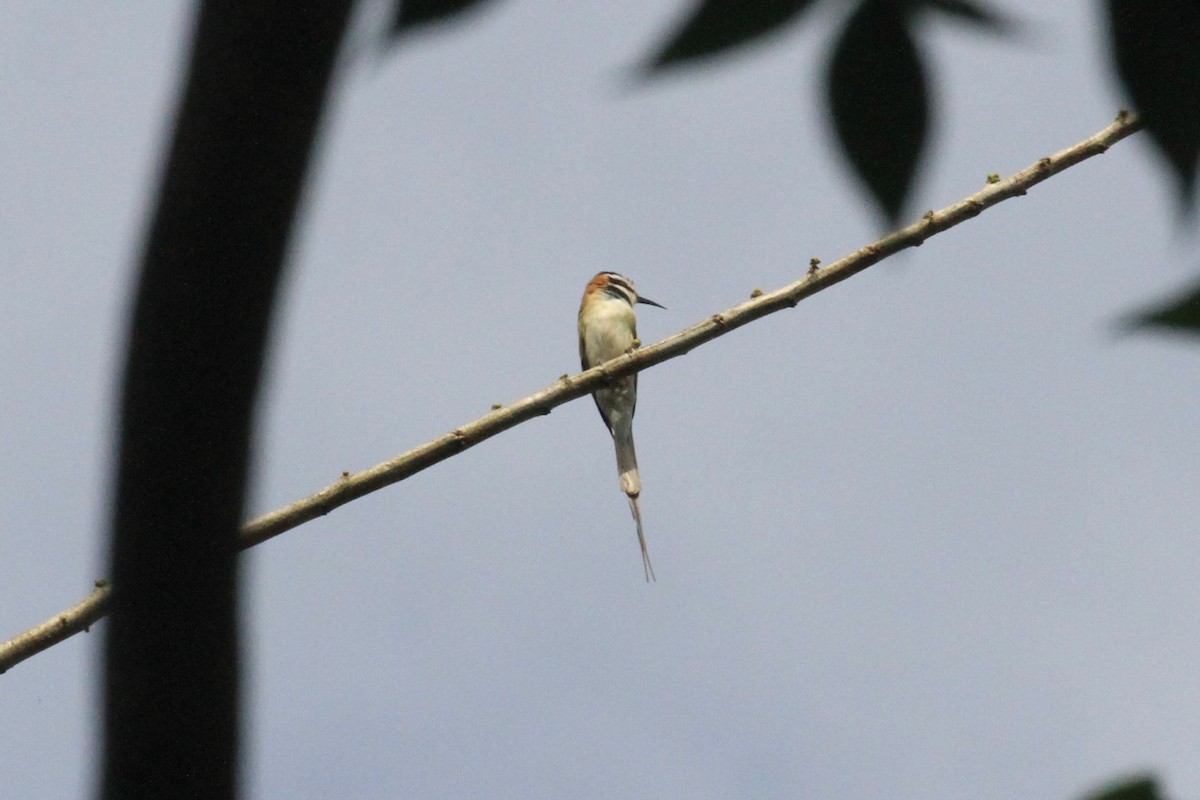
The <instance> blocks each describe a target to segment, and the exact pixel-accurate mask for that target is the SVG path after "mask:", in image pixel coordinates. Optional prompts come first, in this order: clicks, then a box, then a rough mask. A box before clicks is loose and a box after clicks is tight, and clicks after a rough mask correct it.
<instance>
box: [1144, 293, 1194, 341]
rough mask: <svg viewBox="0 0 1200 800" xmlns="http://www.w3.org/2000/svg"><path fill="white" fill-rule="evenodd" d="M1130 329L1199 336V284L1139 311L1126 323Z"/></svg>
mask: <svg viewBox="0 0 1200 800" xmlns="http://www.w3.org/2000/svg"><path fill="white" fill-rule="evenodd" d="M1128 325H1129V327H1131V328H1140V329H1145V328H1150V329H1166V330H1169V331H1172V332H1174V333H1186V334H1191V335H1193V336H1200V284H1197V285H1196V286H1194V287H1192V288H1191V289H1189V290H1187V291H1184V292H1181V293H1180V294H1178V295H1175V296H1174V297H1172V298H1171V299H1170V300H1168V301H1167V302H1165V303H1163V304H1162V305H1158V306H1154V307H1152V308H1148V309H1145V310H1143V311H1139V312H1137V313H1136V314H1134V315H1132V316H1131V317H1130V319H1129V321H1128Z"/></svg>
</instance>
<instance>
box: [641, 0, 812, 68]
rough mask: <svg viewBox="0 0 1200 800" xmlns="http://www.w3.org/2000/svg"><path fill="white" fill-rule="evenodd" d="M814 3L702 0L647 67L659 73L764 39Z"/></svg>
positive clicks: (649, 61)
mask: <svg viewBox="0 0 1200 800" xmlns="http://www.w3.org/2000/svg"><path fill="white" fill-rule="evenodd" d="M810 5H812V0H699V2H697V3H696V5H695V6H694V8H693V9H692V12H691V14H689V15H688V17H687V19H686V20H685V21H684V23H683V24H682V25H680V26H679V28H678V29H677V30H676V31H675V32H674V33H673V34H672V35H671V36H670V37H669V38H668V39H667V40H666V43H665V44H663V45H662V47H660V48H659V49H658V51H657V53H656V54H655V55H654V56H653V57H652V58H650V59H649V60H648V61H647V62H646V64H645V67H644V69H645V71H646V72H659V71H661V70H663V69H665V68H667V67H673V66H677V65H679V64H682V63H684V62H687V61H692V60H695V59H699V58H707V57H709V56H713V55H716V54H718V53H723V52H725V51H726V50H730V49H733V48H735V47H739V46H741V45H744V44H747V43H749V42H752V41H754V40H756V39H762V38H764V37H765V36H766V35H767V34H770V33H773V32H776V31H779V30H782V29H783V28H784V27H785V26H786V25H787V24H788V23H790V22H792V21H793V20H794V19H795V18H796V17H797V16H798V15H799V14H800V12H802V11H804V9H806V8H808V7H809V6H810Z"/></svg>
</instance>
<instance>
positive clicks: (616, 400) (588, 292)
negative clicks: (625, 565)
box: [579, 272, 666, 583]
mask: <svg viewBox="0 0 1200 800" xmlns="http://www.w3.org/2000/svg"><path fill="white" fill-rule="evenodd" d="M638 303H644V304H646V305H648V306H655V307H657V308H663V309H665V308H666V306H663V305H660V304H658V303H656V302H654V301H653V300H650V299H647V298H645V297H641V296H639V295H638V293H637V289H635V288H634V286H633V281H631V280H629V278H626V277H625V276H624V275H620V274H618V273H616V272H600V273H597V274H596V276H595V277H593V278H592V279H591V280H590V281H588V285H587V288H586V289H584V290H583V300H582V301H580V303H579V360H580V363H581V364H582V365H583V368H584V369H585V370H588V369H591V368H592V367H595V366H598V365H600V364H603V363H604V362H605V361H610V360H612V359H614V358H616V357H617V356H619V355H621V354H622V353H631V352H633V350H634V348H636V347H637V346H638V344H640V343H639V342H638V338H637V315H635V314H634V312H633V307H634V306H635V305H637V304H638ZM592 398H593V399H594V400H595V401H596V408H598V409H600V417H601V419H603V420H604V424H605V425H606V426H608V432H609V433H610V434H612V438H613V444H614V445H615V446H616V449H617V472H618V474H619V475H620V485H621V491H622V492H624V493H625V495H626V496H627V497H628V498H629V510H630V511H631V512H632V513H633V519H634V522H636V523H637V535H638V543H639V544H640V545H641V547H642V569H643V571H644V572H645V573H646V582H647V583H649V582H650V581H651V580H657V578H655V576H654V567H653V566H651V564H650V553H649V551H647V550H646V536H645V534H644V533H643V532H642V510H641V507H640V506H639V505H638V496H639V495H640V494H641V493H642V479H641V476H640V475H639V474H638V465H637V454H636V452H635V451H634V449H633V412H634V409H635V408H636V407H637V373H636V372H635V373H633V374H632V375H626V376H624V377H622V378H618V379H617V380H615V381H613V382H612V383H611V384H610V385H609V386H606V387H605V388H603V389H597V390H596V391H595V392H593V393H592Z"/></svg>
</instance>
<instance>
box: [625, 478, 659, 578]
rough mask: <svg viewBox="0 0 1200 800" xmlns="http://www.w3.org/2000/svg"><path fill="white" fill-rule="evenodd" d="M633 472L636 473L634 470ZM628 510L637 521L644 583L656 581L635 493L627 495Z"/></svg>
mask: <svg viewBox="0 0 1200 800" xmlns="http://www.w3.org/2000/svg"><path fill="white" fill-rule="evenodd" d="M634 474H635V475H636V474H637V472H636V470H635V472H634ZM629 510H630V511H632V512H633V520H634V522H636V523H637V532H638V544H640V545H641V546H642V569H643V570H644V571H645V573H646V583H649V582H650V581H656V580H658V578H655V577H654V566H653V565H652V564H651V563H650V551H649V550H647V549H646V535H645V534H644V533H642V509H641V507H640V506H639V505H638V499H637V497H636V496H635V495H630V496H629Z"/></svg>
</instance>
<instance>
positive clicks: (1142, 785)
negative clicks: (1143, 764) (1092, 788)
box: [1086, 775, 1162, 800]
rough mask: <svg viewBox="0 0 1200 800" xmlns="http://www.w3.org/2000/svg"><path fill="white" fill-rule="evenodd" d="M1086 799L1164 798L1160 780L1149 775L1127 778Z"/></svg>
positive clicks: (1154, 799)
mask: <svg viewBox="0 0 1200 800" xmlns="http://www.w3.org/2000/svg"><path fill="white" fill-rule="evenodd" d="M1086 800H1162V795H1161V794H1159V792H1158V782H1157V781H1155V780H1154V778H1153V777H1151V776H1149V775H1139V776H1137V777H1136V778H1126V779H1124V780H1120V781H1116V782H1113V783H1110V784H1108V785H1107V786H1105V787H1104V788H1102V789H1100V790H1098V791H1096V792H1093V793H1092V794H1090V795H1088V796H1087V798H1086Z"/></svg>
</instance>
